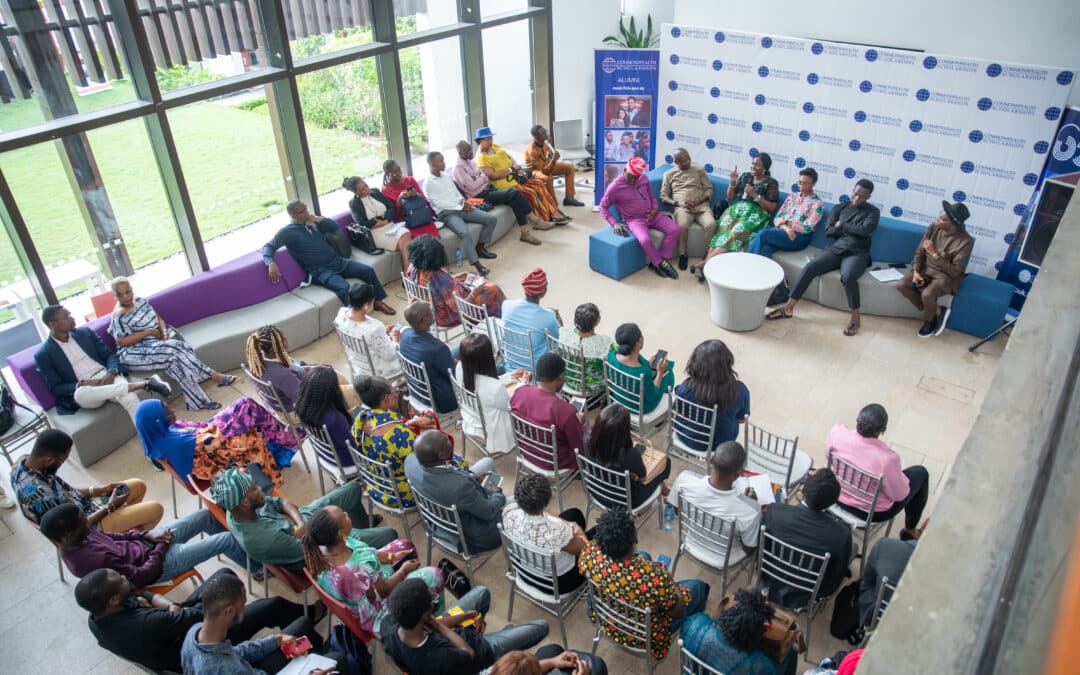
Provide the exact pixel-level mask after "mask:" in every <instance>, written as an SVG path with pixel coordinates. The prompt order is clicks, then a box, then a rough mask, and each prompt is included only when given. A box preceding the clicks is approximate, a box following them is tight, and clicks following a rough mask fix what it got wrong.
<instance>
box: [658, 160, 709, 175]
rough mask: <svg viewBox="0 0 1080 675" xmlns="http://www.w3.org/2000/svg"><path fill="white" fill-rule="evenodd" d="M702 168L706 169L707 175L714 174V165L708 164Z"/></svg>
mask: <svg viewBox="0 0 1080 675" xmlns="http://www.w3.org/2000/svg"><path fill="white" fill-rule="evenodd" d="M669 163H670V162H669ZM701 168H702V169H705V173H712V172H713V165H712V164H706V165H705V166H703V167H701Z"/></svg>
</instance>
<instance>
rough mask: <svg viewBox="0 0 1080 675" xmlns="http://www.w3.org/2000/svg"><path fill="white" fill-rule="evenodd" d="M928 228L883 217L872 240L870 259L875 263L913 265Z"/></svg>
mask: <svg viewBox="0 0 1080 675" xmlns="http://www.w3.org/2000/svg"><path fill="white" fill-rule="evenodd" d="M925 234H926V226H924V225H916V224H914V223H909V222H907V221H904V220H897V219H896V218H889V217H887V216H882V217H881V219H880V220H879V221H878V226H877V229H876V230H875V231H874V236H873V237H871V239H870V258H871V259H873V261H874V262H875V263H908V264H910V263H911V259H912V258H914V257H915V249H916V248H918V247H919V242H920V241H922V238H923V235H925Z"/></svg>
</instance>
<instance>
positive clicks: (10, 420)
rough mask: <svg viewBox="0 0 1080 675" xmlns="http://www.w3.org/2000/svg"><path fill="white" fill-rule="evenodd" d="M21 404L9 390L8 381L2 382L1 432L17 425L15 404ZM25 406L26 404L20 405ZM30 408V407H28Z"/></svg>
mask: <svg viewBox="0 0 1080 675" xmlns="http://www.w3.org/2000/svg"><path fill="white" fill-rule="evenodd" d="M16 405H19V404H18V403H16V401H15V397H14V396H12V395H11V392H10V391H8V388H7V383H4V382H0V434H4V433H7V430H8V429H10V428H11V427H13V426H15V406H16ZM20 407H25V406H20ZM27 409H28V410H29V408H27Z"/></svg>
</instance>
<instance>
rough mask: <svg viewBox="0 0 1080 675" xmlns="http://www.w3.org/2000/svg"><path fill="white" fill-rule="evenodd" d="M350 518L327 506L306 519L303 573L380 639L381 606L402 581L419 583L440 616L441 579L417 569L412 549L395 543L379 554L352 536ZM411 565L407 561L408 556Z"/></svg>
mask: <svg viewBox="0 0 1080 675" xmlns="http://www.w3.org/2000/svg"><path fill="white" fill-rule="evenodd" d="M352 531H353V529H352V520H350V519H349V514H347V513H345V512H344V511H342V510H341V509H339V508H338V507H336V506H326V507H323V508H321V509H319V510H318V511H316V512H315V513H313V514H312V515H311V518H310V519H309V520H308V523H307V527H306V528H304V536H303V538H302V539H301V545H302V546H303V547H304V561H305V563H304V564H305V566H306V567H307V570H308V572H311V576H313V577H314V578H315V580H316V582H317V583H318V584H319V586H321V587H322V588H323V590H325V591H326V592H327V593H329V594H330V595H332V596H333V597H334V598H335V599H336V600H338V601H339V602H342V603H344V604H345V606H346V607H348V608H349V613H350V614H352V615H353V616H354V617H356V620H357V621H358V622H359V623H360V626H361V627H363V629H364V630H365V631H367V632H368V633H371V634H372V635H375V636H379V635H381V634H382V631H381V624H382V621H383V618H384V617H385V615H386V600H387V598H389V597H390V592H391V591H393V590H394V588H395V587H396V586H397V585H398V584H399V583H401V582H402V581H404V580H405V579H407V578H409V579H420V580H421V581H423V582H424V584H425V585H426V586H427V588H428V591H429V593H430V594H431V596H432V599H433V600H434V601H435V602H436V604H437V607H438V610H439V611H441V610H442V593H443V581H444V580H443V573H442V570H440V569H439V568H438V567H421V566H420V561H419V560H417V559H416V555H415V554H416V547H415V546H413V543H412V542H411V541H409V540H407V539H397V540H395V541H392V542H390V543H389V544H387V545H386V546H383V547H382V548H380V549H375V548H372V547H371V546H369V545H368V544H367V543H366V542H364V541H361V540H359V539H356V538H354V537H353V536H352ZM410 555H411V556H412V558H411V559H406V558H407V557H408V556H410Z"/></svg>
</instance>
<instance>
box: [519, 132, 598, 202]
mask: <svg viewBox="0 0 1080 675" xmlns="http://www.w3.org/2000/svg"><path fill="white" fill-rule="evenodd" d="M529 134H530V135H532V138H533V140H532V143H529V144H528V145H527V146H525V168H527V169H530V170H531V171H532V177H533V178H534V179H535V180H540V181H543V182H544V185H546V186H547V190H548V193H550V194H551V197H552V198H553V199H555V200H558V199H559V197H558V195H556V194H555V177H556V176H562V177H563V178H564V179H565V180H563V188H564V189H563V192H565V196H564V197H563V200H562V203H563V206H585V204H584V203H583V202H581V201H578V200H577V199H575V198H574V195H575V194H576V193H575V187H574V165H573V164H571V163H570V162H560V161H559V157H560V155H559V151H558V150H556V149H555V148H554V147H553V146H552V145H551V140H550V139H549V138H548V131H547V129H545V128H544V127H543V126H541V125H539V124H534V125H533V128H532V129H530V130H529Z"/></svg>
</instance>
